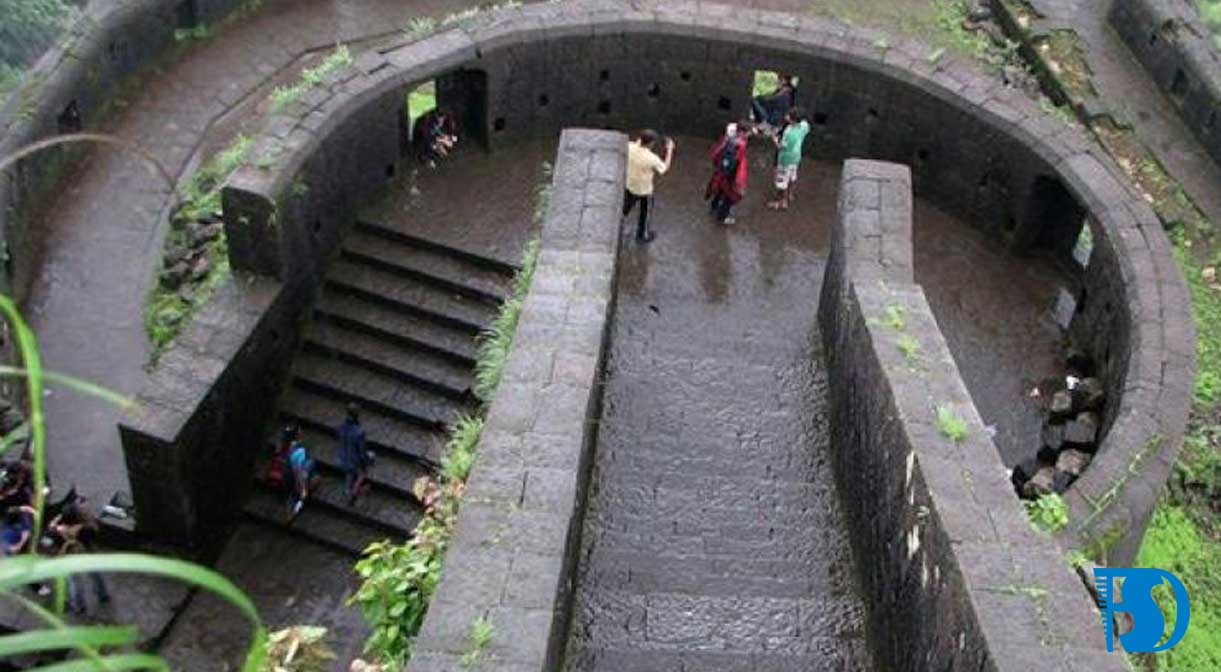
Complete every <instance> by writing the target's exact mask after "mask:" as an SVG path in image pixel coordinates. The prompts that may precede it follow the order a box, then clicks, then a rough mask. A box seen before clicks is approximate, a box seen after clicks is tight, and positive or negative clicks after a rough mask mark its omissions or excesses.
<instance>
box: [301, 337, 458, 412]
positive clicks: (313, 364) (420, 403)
mask: <svg viewBox="0 0 1221 672" xmlns="http://www.w3.org/2000/svg"><path fill="white" fill-rule="evenodd" d="M292 371H293V383H294V384H295V385H296V386H297V387H300V388H303V389H307V390H309V391H311V392H314V393H316V394H320V395H322V396H328V397H331V398H333V399H338V400H340V401H342V402H344V403H349V402H356V403H357V404H359V405H360V406H361V408H364V409H370V410H374V411H376V412H377V413H380V414H383V415H389V416H391V417H396V418H398V419H400V420H404V421H406V422H411V423H415V424H416V425H419V426H420V427H424V428H426V429H443V428H444V427H445V426H446V425H448V424H449V423H451V422H453V421H455V420H457V419H458V417H460V416H461V415H463V414H464V413H470V412H471V411H472V410H473V408H472V407H471V405H470V404H466V403H462V402H459V401H456V400H454V399H451V398H449V397H446V396H443V395H439V394H437V393H436V392H433V391H431V390H428V389H426V388H423V387H420V386H418V385H412V384H410V383H407V382H405V381H401V380H398V379H395V378H392V377H390V376H387V375H384V374H382V373H378V372H376V371H373V370H370V369H367V368H365V367H362V366H358V365H354V364H349V363H347V362H344V361H342V360H339V359H336V358H334V357H328V356H324V355H318V354H315V353H311V352H301V353H300V354H298V355H297V358H296V359H295V360H294V361H293V369H292ZM340 417H342V416H340Z"/></svg>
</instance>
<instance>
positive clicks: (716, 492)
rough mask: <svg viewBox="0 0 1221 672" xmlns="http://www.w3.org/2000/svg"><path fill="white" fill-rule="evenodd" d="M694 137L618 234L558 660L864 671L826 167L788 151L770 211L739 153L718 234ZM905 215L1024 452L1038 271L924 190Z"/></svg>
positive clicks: (985, 386)
mask: <svg viewBox="0 0 1221 672" xmlns="http://www.w3.org/2000/svg"><path fill="white" fill-rule="evenodd" d="M705 146H706V143H705V142H703V141H700V140H693V139H686V140H684V141H680V153H679V159H678V161H677V162H676V165H675V168H674V170H673V171H672V172H671V174H669V175H667V176H665V177H664V178H662V179H661V181H660V183H659V188H658V196H657V203H656V208H655V216H654V219H653V223H654V229H655V230H656V231H657V235H658V237H657V240H656V241H655V242H653V243H652V244H650V245H647V246H641V245H639V244H637V243H635V242H634V241H633V240H632V239H631V235H630V231H631V228H632V227H633V226H634V222H635V220H634V218H633V219H629V220H628V222H627V225H626V226H625V228H624V236H625V237H624V247H623V251H622V254H621V261H620V264H621V266H620V271H619V278H618V282H619V285H618V299H617V301H618V305H617V308H616V313H615V318H614V325H613V329H612V334H611V350H610V353H609V359H608V365H607V366H608V370H607V374H608V376H607V377H608V381H607V386H606V389H605V406H604V410H603V419H602V425H601V429H600V434H599V439H598V445H597V449H596V451H597V452H596V456H595V459H594V464H595V466H594V473H593V475H592V480H591V484H592V485H591V490H590V495H589V502H588V512H587V517H586V522H585V529H584V533H583V537H582V552H581V561H580V568H579V573H578V590H577V597H576V601H575V605H574V610H573V621H572V628H571V634H570V640H569V645H568V649H567V661H566V669H567V670H568V671H569V672H592V671H595V670H597V671H601V670H615V671H618V672H630V671H631V670H651V671H655V670H659V669H665V670H699V671H701V672H717V671H721V670H761V669H766V670H865V669H871V668H872V661H871V654H870V652H869V650H868V647H867V643H866V640H865V634H864V625H863V623H864V621H863V619H864V602H863V600H862V599H861V597H860V596H859V595H858V594H857V589H856V574H855V571H854V567H853V560H852V557H851V549H850V546H849V541H848V534H849V533H848V530H847V528H846V525H845V521H844V520H843V519H842V517H841V514H840V512H839V506H838V502H837V500H836V494H835V490H834V482H833V478H832V473H831V465H830V456H829V446H828V427H827V422H828V414H827V398H826V393H827V390H826V377H825V371H824V370H823V368H822V366H821V365H820V364H819V362H820V357H821V355H820V353H819V349H820V345H819V335H818V332H817V325H816V311H817V297H818V292H819V287H820V284H821V280H822V273H823V268H824V261H825V257H826V254H827V251H828V249H827V246H828V243H829V231H830V228H829V227H830V222H831V221H832V219H833V217H834V216H835V198H836V189H837V186H838V180H839V174H838V173H839V170H838V166H836V165H832V164H824V163H813V162H810V163H807V164H805V165H804V166H803V170H804V171H805V173H804V174H803V176H802V180H801V182H800V185H801V187H800V193H801V196H800V198H799V202H798V205H797V206H796V207H795V208H794V209H793V210H791V211H790V212H788V213H775V212H771V211H768V210H766V209H765V208H764V207H763V202H764V200H765V198H766V194H768V193H769V185H768V178H769V173H770V171H769V170H768V166H769V165H770V155H767V154H766V153H765V152H764V151H762V148H760V147H757V146H752V151H753V152H755V155H753V156H752V168H753V171H752V175H751V185H750V190H749V193H748V195H747V199H746V201H745V202H744V203H743V204H742V206H741V207H740V209H739V213H738V216H739V222H738V224H736V225H734V226H732V227H723V226H719V225H717V224H716V223H715V222H713V221H712V220H711V218H710V217H709V216H708V213H707V210H706V208H705V205H704V202H703V201H702V200H701V199H700V195H701V193H702V188H703V180H704V179H705V178H706V176H707V172H708V168H707V166H706V161H705V159H704V158H703V157H704V149H705ZM914 228H915V234H914V236H915V245H916V259H917V279H918V281H919V282H922V283H924V284H925V290H926V293H927V294H928V296H929V301H930V303H931V304H932V305H933V307H934V310H935V311H936V312H937V315H938V319H939V321H940V322H941V323H942V326H943V328H945V329H946V332H947V338H948V339H949V341H950V343H951V347H952V348H956V349H955V350H954V352H955V355H956V357H957V358H959V360H960V362H961V361H962V359H963V357H964V356H965V357H966V358H967V359H969V360H971V361H968V362H966V364H965V366H961V368H962V370H963V373H964V376H965V377H966V378H967V379H968V384H969V385H970V387H971V390H972V392H973V393H976V390H977V388H978V389H980V390H981V391H982V393H981V394H980V395H979V398H980V404H981V410H982V411H983V415H984V417H985V419H986V420H987V421H988V422H991V423H995V424H996V425H997V435H998V443H1002V444H1005V445H1009V446H1012V447H1014V448H1015V449H1016V450H1017V451H1018V452H1022V451H1025V450H1027V448H1025V445H1026V441H1027V440H1028V439H1031V437H1032V436H1033V437H1037V432H1038V427H1039V419H1038V415H1037V413H1038V410H1037V409H1038V406H1037V404H1035V402H1033V401H1027V400H1025V399H1023V398H1022V392H1023V390H1024V389H1025V388H1026V386H1027V385H1028V384H1029V381H1031V380H1033V379H1036V378H1038V377H1040V376H1042V375H1046V373H1048V372H1050V371H1051V370H1054V368H1055V362H1056V360H1057V359H1058V355H1057V354H1056V353H1057V352H1058V348H1059V336H1058V332H1057V331H1056V329H1055V326H1054V324H1053V323H1052V322H1051V320H1050V315H1051V311H1050V306H1051V302H1052V300H1053V299H1054V296H1055V292H1056V288H1057V282H1056V276H1055V274H1054V273H1053V272H1050V271H1048V270H1047V269H1044V268H1042V267H1041V265H1040V264H1039V263H1038V262H1033V261H1031V260H1019V259H1015V258H1012V257H1009V256H1008V255H1006V254H1005V253H1004V252H1003V251H1001V250H998V249H995V248H993V247H992V246H990V245H989V241H988V240H987V238H986V236H983V235H982V234H979V233H977V232H975V231H974V230H971V229H969V228H968V227H967V226H965V225H964V224H963V223H962V222H960V221H958V220H955V219H954V218H952V217H950V216H948V215H946V214H945V213H943V212H941V211H940V210H938V209H937V208H936V207H934V206H932V205H931V204H928V203H926V202H922V201H917V207H916V212H915V225H914ZM1036 448H1037V445H1036V446H1032V447H1030V448H1029V449H1028V450H1030V451H1031V452H1032V453H1033V451H1034V450H1035V449H1036ZM1002 452H1005V451H1004V449H1002ZM1013 461H1016V459H1015V460H1013Z"/></svg>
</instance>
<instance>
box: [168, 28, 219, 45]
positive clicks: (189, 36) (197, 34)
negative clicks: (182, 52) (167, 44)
mask: <svg viewBox="0 0 1221 672" xmlns="http://www.w3.org/2000/svg"><path fill="white" fill-rule="evenodd" d="M209 37H212V31H211V30H209V29H208V26H207V25H206V24H203V23H201V24H199V25H198V26H195V27H194V28H179V29H177V30H175V31H174V40H175V41H178V42H186V41H187V40H206V39H208V38H209Z"/></svg>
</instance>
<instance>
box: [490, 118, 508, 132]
mask: <svg viewBox="0 0 1221 672" xmlns="http://www.w3.org/2000/svg"><path fill="white" fill-rule="evenodd" d="M492 130H493V131H496V132H497V133H499V132H501V131H503V130H505V118H504V117H496V120H495V121H493V122H492Z"/></svg>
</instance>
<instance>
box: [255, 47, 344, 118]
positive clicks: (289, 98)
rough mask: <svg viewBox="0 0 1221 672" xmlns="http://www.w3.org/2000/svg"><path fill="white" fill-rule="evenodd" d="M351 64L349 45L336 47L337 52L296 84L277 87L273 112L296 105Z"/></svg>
mask: <svg viewBox="0 0 1221 672" xmlns="http://www.w3.org/2000/svg"><path fill="white" fill-rule="evenodd" d="M351 64H352V52H350V51H348V47H347V45H344V44H341V45H338V46H336V47H335V51H332V52H331V54H330V55H329V56H327V57H326V58H324V59H322V62H321V63H319V64H318V65H316V66H314V67H312V68H307V69H306V70H304V71H303V72H302V73H301V77H300V78H298V79H297V81H296V83H294V84H292V85H290V86H277V87H276V88H275V90H274V91H272V92H271V111H272V112H279V111H280V110H282V109H284V108H285V107H287V106H288V105H291V104H293V103H295V102H296V101H298V100H300V99H301V97H302V96H304V95H305V94H306V93H308V92H309V90H310V89H312V88H314V87H315V86H317V85H318V84H321V83H322V82H323V80H325V79H326V78H327V77H329V76H330V75H332V74H334V73H335V72H336V71H338V70H339V69H341V68H344V67H346V66H348V65H351Z"/></svg>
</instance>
